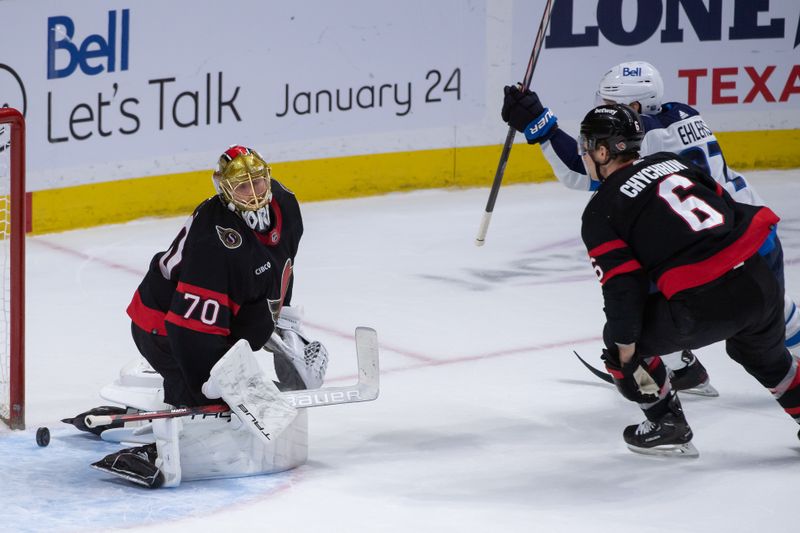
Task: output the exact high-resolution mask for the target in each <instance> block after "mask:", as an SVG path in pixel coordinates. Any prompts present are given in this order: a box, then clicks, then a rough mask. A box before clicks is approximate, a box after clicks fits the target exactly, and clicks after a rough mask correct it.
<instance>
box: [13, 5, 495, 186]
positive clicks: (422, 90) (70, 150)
mask: <svg viewBox="0 0 800 533" xmlns="http://www.w3.org/2000/svg"><path fill="white" fill-rule="evenodd" d="M0 20H2V21H3V28H2V31H0V64H3V65H4V66H3V67H0V69H2V70H3V71H2V72H0V78H1V79H0V90H2V93H0V94H3V95H4V96H3V98H4V101H3V102H2V103H8V104H9V105H12V106H20V105H24V106H25V108H26V109H25V114H26V118H27V123H28V150H29V152H30V153H31V154H32V155H33V157H31V158H29V172H30V174H31V176H32V178H33V179H32V180H31V182H30V188H31V189H33V190H36V189H40V188H47V187H53V186H63V185H65V184H69V182H73V181H75V180H76V178H77V176H79V175H80V176H82V177H81V178H78V179H83V180H84V181H92V179H93V177H95V178H97V179H99V180H108V179H114V178H122V177H131V176H141V175H144V174H163V173H168V172H170V171H173V172H175V171H185V170H194V169H196V168H208V167H210V166H212V164H213V162H214V159H215V156H216V155H218V154H219V153H220V152H221V150H222V149H224V148H225V147H226V146H227V145H229V144H232V143H242V144H250V145H253V146H259V147H262V146H269V147H272V146H280V145H282V144H285V145H290V146H291V145H292V143H294V144H297V145H301V144H303V143H308V142H309V141H318V142H319V141H323V140H324V141H326V143H327V144H329V145H334V146H335V145H336V144H337V143H338V142H341V141H338V139H342V138H347V137H354V136H355V137H358V136H370V135H373V134H376V133H384V134H385V133H386V132H393V133H394V134H395V135H398V136H413V135H414V134H413V131H415V130H424V129H429V128H435V127H438V126H442V125H447V126H448V127H450V128H452V127H454V126H457V125H459V124H463V123H468V122H470V121H472V122H474V121H475V120H477V119H480V118H482V116H483V113H484V108H485V79H484V76H483V72H482V71H481V70H480V69H482V68H483V65H484V63H485V61H484V54H485V50H486V39H485V26H486V14H485V10H484V2H480V1H475V2H472V1H464V0H441V1H437V2H427V1H425V0H404V1H403V2H374V1H370V0H347V1H344V2H323V1H309V2H282V1H257V0H251V1H234V2H225V3H220V2H214V1H210V0H205V1H197V0H192V1H186V0H183V1H172V2H162V1H153V0H147V1H136V2H132V1H126V2H122V1H98V0H94V1H88V0H87V1H82V2H64V1H58V2H56V1H47V2H45V1H33V2H32V1H6V2H0ZM23 91H24V100H23V94H22V93H23ZM2 103H0V105H2ZM447 140H448V141H452V133H451V134H450V135H449V137H448V138H447ZM400 146H401V147H402V146H403V145H400ZM408 146H409V145H406V147H408ZM345 153H346V151H345ZM318 154H319V152H318V151H316V150H315V151H313V152H305V153H304V152H303V151H302V150H298V149H296V148H293V149H292V150H291V153H288V154H281V153H277V154H276V153H274V152H272V153H271V154H270V155H271V158H272V159H273V160H276V159H277V160H281V159H286V158H295V159H300V158H304V157H305V158H313V157H315V156H316V157H320V155H318ZM322 155H342V151H340V150H336V149H334V150H328V151H327V153H323V154H322ZM287 156H288V157H287ZM187 167H188V168H187ZM60 182H67V183H60Z"/></svg>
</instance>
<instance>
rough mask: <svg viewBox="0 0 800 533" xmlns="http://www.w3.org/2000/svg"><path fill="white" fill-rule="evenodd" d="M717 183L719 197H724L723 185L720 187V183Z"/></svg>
mask: <svg viewBox="0 0 800 533" xmlns="http://www.w3.org/2000/svg"><path fill="white" fill-rule="evenodd" d="M716 183H717V191H716V192H717V196H722V185H720V184H719V182H716Z"/></svg>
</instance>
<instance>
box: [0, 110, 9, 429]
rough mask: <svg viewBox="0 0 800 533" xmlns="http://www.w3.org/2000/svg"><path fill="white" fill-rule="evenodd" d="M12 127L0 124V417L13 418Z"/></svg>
mask: <svg viewBox="0 0 800 533" xmlns="http://www.w3.org/2000/svg"><path fill="white" fill-rule="evenodd" d="M10 128H11V126H9V125H8V124H0V296H1V298H0V417H1V418H4V419H8V418H10V414H11V412H10V409H11V405H10V401H11V400H10V398H11V368H10V360H11V327H10V325H11V201H10V200H11V178H10V173H11V172H10V168H11V162H10V160H9V153H10V142H9V131H10Z"/></svg>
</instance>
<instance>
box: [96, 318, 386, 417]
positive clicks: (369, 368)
mask: <svg viewBox="0 0 800 533" xmlns="http://www.w3.org/2000/svg"><path fill="white" fill-rule="evenodd" d="M355 337H356V358H357V359H358V382H357V383H356V384H355V385H350V386H344V387H323V388H321V389H315V390H298V391H284V392H281V393H280V394H281V397H282V398H283V399H284V400H286V402H287V403H288V404H289V405H291V406H292V407H297V408H306V407H322V406H325V405H339V404H343V403H354V402H368V401H371V400H374V399H375V398H377V397H378V393H379V390H380V366H379V363H378V334H377V332H376V331H375V330H374V329H372V328H366V327H358V328H356V333H355ZM228 412H230V409H229V408H228V406H227V405H225V404H216V405H203V406H199V407H180V408H176V409H164V410H162V411H139V412H134V413H125V414H116V415H113V414H112V415H87V416H86V419H85V423H86V426H87V427H90V428H93V427H98V426H108V425H111V424H113V423H114V422H123V423H124V422H135V421H141V420H155V419H157V418H175V417H181V416H214V417H216V416H219V415H220V414H223V413H228Z"/></svg>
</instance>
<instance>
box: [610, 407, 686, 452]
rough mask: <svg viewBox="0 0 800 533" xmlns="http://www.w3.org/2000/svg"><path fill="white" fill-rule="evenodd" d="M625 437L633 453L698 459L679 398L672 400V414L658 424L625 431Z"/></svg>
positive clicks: (652, 423)
mask: <svg viewBox="0 0 800 533" xmlns="http://www.w3.org/2000/svg"><path fill="white" fill-rule="evenodd" d="M622 438H623V439H625V443H626V444H627V445H628V449H630V450H631V451H632V452H636V453H642V454H645V455H660V456H667V457H697V456H698V455H700V452H698V451H697V448H695V446H694V445H693V444H692V442H691V441H692V428H690V427H689V424H688V422H686V418H685V417H684V416H683V409H682V408H681V405H680V402H679V401H678V398H677V397H675V396H673V398H672V399H670V411H669V412H668V413H667V414H665V415H664V416H663V417H661V418H660V419H659V420H658V421H657V422H653V421H651V420H645V421H644V422H642V423H641V424H638V425H632V426H628V427H626V428H625V431H624V432H623V433H622Z"/></svg>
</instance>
